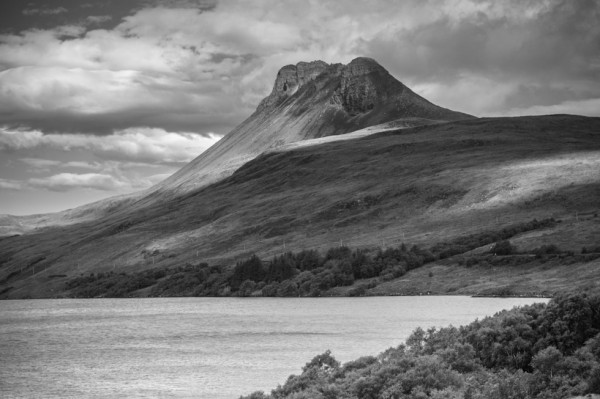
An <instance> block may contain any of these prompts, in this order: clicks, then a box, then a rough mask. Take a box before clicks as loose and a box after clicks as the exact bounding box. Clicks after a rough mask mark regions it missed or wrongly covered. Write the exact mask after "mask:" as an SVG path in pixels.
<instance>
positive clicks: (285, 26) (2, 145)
mask: <svg viewBox="0 0 600 399" xmlns="http://www.w3.org/2000/svg"><path fill="white" fill-rule="evenodd" d="M599 15H600V4H598V3H597V2H595V1H593V0H587V1H581V2H577V3H573V2H568V1H558V0H556V1H546V2H543V3H532V4H521V2H518V1H511V2H507V3H503V4H502V5H498V4H496V3H494V2H492V1H486V2H475V1H467V0H465V1H458V0H457V1H453V0H447V1H444V2H443V3H442V4H441V5H440V4H436V5H435V6H433V5H429V4H422V2H419V1H416V0H415V1H407V2H402V3H401V4H395V2H391V1H381V2H374V3H364V2H347V3H344V5H343V6H340V5H339V4H336V3H335V2H322V3H319V4H312V5H311V6H310V7H308V8H306V7H303V6H301V5H298V4H296V3H294V2H290V3H289V4H288V3H286V4H281V2H278V1H274V0H273V1H264V2H262V3H261V4H256V3H254V4H242V3H241V2H239V1H218V2H217V1H208V0H207V1H200V0H198V1H192V0H182V1H179V0H169V1H150V2H148V1H142V0H140V1H135V2H128V3H127V4H123V3H122V2H118V1H116V0H111V1H89V2H86V3H80V2H78V1H76V0H68V1H57V0H53V1H43V2H39V1H37V2H36V1H33V2H27V3H22V2H18V1H14V0H13V1H9V2H5V4H4V5H3V13H2V16H0V20H1V21H2V27H3V28H2V31H1V32H0V88H1V89H2V90H0V153H1V154H2V157H1V159H0V162H1V163H0V172H1V173H0V203H1V204H2V207H1V208H0V214H11V215H16V216H19V215H32V214H42V213H49V212H56V211H61V210H66V209H69V208H75V207H77V206H80V205H84V204H87V203H91V202H95V201H98V200H101V199H104V198H109V197H113V196H115V195H121V194H127V193H131V192H136V191H141V190H144V189H146V188H148V187H150V186H152V185H154V184H156V183H158V182H160V181H162V180H163V179H164V178H166V177H167V176H169V175H171V174H172V173H174V172H175V171H177V170H178V169H179V168H181V167H182V166H184V165H185V164H187V163H188V162H189V161H191V160H192V159H194V158H195V157H197V156H198V155H200V154H201V153H202V152H203V151H205V150H206V149H208V148H209V147H210V146H211V145H213V144H214V143H215V142H217V141H218V140H219V139H220V138H221V137H222V136H223V135H224V134H226V133H228V132H229V131H230V130H231V129H233V128H234V127H235V126H236V125H238V124H239V123H241V122H242V121H243V120H244V119H245V118H247V117H248V116H249V115H250V114H251V113H252V112H253V111H254V110H255V109H256V106H257V105H258V103H259V102H260V100H262V98H264V97H266V96H267V95H268V94H269V93H270V91H271V89H272V87H273V82H274V81H275V76H276V73H277V71H278V70H279V69H280V68H281V67H283V66H284V65H288V64H297V63H298V62H301V61H305V62H308V61H313V60H323V61H325V62H327V63H344V64H347V63H348V62H349V61H350V60H352V59H354V58H356V57H359V56H364V57H369V58H373V59H374V60H376V61H377V62H378V63H380V64H381V65H382V66H383V67H384V68H385V69H387V70H388V71H389V72H390V74H391V75H392V76H394V77H395V78H396V79H398V80H399V81H401V82H402V83H404V84H405V85H407V86H408V87H409V88H411V89H412V90H413V91H414V92H415V93H417V94H419V95H421V96H423V97H425V98H426V99H427V100H429V101H431V102H433V103H434V104H437V105H439V106H442V107H445V108H450V109H452V110H456V111H460V112H465V113H469V114H473V115H476V116H479V117H486V116H517V115H541V114H558V113H565V114H577V115H585V116H600V56H598V54H599V45H598V43H599V42H600V27H598V26H597V24H595V23H594V22H595V21H597V18H598V16H599Z"/></svg>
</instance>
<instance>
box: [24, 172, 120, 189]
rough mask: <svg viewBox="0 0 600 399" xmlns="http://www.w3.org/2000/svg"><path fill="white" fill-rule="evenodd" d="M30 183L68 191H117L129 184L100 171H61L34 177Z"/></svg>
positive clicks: (33, 185)
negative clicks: (82, 172) (79, 172)
mask: <svg viewBox="0 0 600 399" xmlns="http://www.w3.org/2000/svg"><path fill="white" fill-rule="evenodd" d="M27 183H28V185H29V186H31V187H36V188H45V189H48V190H51V191H68V190H70V189H74V188H90V189H94V190H102V191H115V190H119V189H122V188H125V187H127V186H128V184H127V183H126V182H123V181H121V180H119V179H117V178H115V177H114V176H111V175H105V174H100V173H84V174H75V173H59V174H56V175H53V176H49V177H46V178H32V179H29V180H28V182H27Z"/></svg>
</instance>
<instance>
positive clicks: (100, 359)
mask: <svg viewBox="0 0 600 399" xmlns="http://www.w3.org/2000/svg"><path fill="white" fill-rule="evenodd" d="M540 301H545V300H543V299H527V298H506V299H501V298H470V297H458V296H451V297H439V296H438V297H435V296H432V297H368V298H302V299H300V298H149V299H89V300H85V299H66V300H58V299H57V300H21V301H0V397H3V398H117V397H119V398H142V397H143V398H148V397H149V398H211V399H219V398H238V397H239V396H240V395H241V394H249V393H251V392H252V391H255V390H264V391H270V389H272V388H274V387H276V386H277V384H280V383H283V382H285V380H286V378H287V377H288V375H290V374H298V373H299V372H300V369H301V368H302V366H303V365H304V364H305V363H306V362H308V361H309V360H311V359H312V358H313V357H314V356H315V355H317V354H320V353H323V352H324V351H325V350H327V349H330V350H331V351H332V353H333V355H334V356H335V357H336V359H338V360H339V361H341V362H347V361H349V360H353V359H355V358H358V357H360V356H365V355H376V354H378V353H380V352H382V351H383V350H385V349H387V348H389V347H391V346H397V345H399V344H400V343H401V342H402V341H404V340H405V339H406V338H407V337H408V335H409V334H410V333H411V332H412V331H413V330H414V329H415V328H416V327H418V326H421V327H424V328H425V327H432V326H447V325H450V324H452V325H455V326H458V325H462V324H466V323H469V322H471V321H473V320H475V319H476V318H481V317H483V316H486V315H492V314H494V313H495V312H497V311H499V310H502V309H509V308H512V307H513V306H517V305H525V304H530V303H533V302H540Z"/></svg>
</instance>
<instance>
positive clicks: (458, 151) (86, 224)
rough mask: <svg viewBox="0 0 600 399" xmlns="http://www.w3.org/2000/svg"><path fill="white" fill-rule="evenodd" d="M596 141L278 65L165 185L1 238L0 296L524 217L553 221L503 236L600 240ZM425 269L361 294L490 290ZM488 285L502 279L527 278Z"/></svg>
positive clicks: (598, 126) (367, 64)
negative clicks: (97, 277) (243, 110)
mask: <svg viewBox="0 0 600 399" xmlns="http://www.w3.org/2000/svg"><path fill="white" fill-rule="evenodd" d="M598 132H600V118H587V117H581V116H570V115H549V116H539V117H518V118H473V117H470V116H468V115H464V114H460V113H456V112H453V111H449V110H445V109H443V108H440V107H437V106H435V105H433V104H431V103H429V102H427V101H426V100H424V99H422V98H421V97H419V96H417V95H416V94H414V93H413V92H412V91H410V90H409V89H408V88H406V87H405V86H404V85H402V84H401V83H400V82H398V81H397V80H395V79H393V78H392V77H391V76H390V75H389V74H388V73H387V72H386V71H385V70H384V69H383V68H381V67H380V66H378V65H377V64H376V63H375V62H374V61H372V60H368V59H357V60H355V61H353V62H351V63H350V64H349V65H346V66H343V65H326V64H324V63H320V62H314V63H307V64H302V63H301V64H298V65H296V66H288V67H284V68H283V69H282V70H281V71H280V72H279V74H278V76H277V79H276V82H275V85H274V88H273V91H272V92H271V94H270V95H269V96H268V97H267V98H266V99H265V100H263V101H262V102H261V104H260V105H259V107H258V108H257V111H256V112H255V113H254V114H253V115H251V116H250V117H249V118H248V119H247V120H246V121H244V122H243V123H242V124H241V125H240V126H239V127H237V128H236V129H234V130H233V131H232V132H231V133H230V134H228V135H227V136H226V137H224V138H223V139H222V140H221V141H220V142H219V143H218V144H217V145H215V146H214V147H213V148H212V149H210V150H209V151H207V152H206V153H204V154H202V155H200V156H199V157H198V158H197V159H195V160H194V161H192V162H191V163H190V164H189V165H188V166H186V167H185V168H183V169H182V170H181V171H180V172H178V173H176V174H175V175H173V176H172V177H171V178H169V179H167V180H166V181H164V182H163V183H161V184H159V185H157V186H156V187H154V188H152V189H150V190H148V191H147V192H145V193H143V194H139V195H138V196H137V197H128V198H126V199H118V200H115V202H114V203H113V205H112V206H107V205H105V204H104V203H101V205H102V208H101V211H100V212H98V213H96V214H95V215H94V216H93V217H90V218H88V219H85V220H82V221H78V222H74V223H72V224H69V225H61V226H51V225H49V224H48V225H46V227H44V228H41V229H38V230H31V231H28V232H25V233H24V234H23V235H21V236H13V237H6V238H3V239H0V296H3V297H9V298H23V297H28V296H32V297H48V296H60V295H65V294H68V293H69V288H68V286H67V285H66V283H67V282H69V281H72V279H73V278H74V277H77V276H80V275H82V274H83V275H86V276H87V275H88V274H89V273H99V272H100V273H105V272H126V273H137V272H140V271H143V270H150V269H156V268H174V267H179V266H185V265H195V266H192V267H199V266H198V265H199V264H200V263H201V262H208V263H209V264H211V265H220V266H221V269H222V270H226V269H231V268H232V267H233V266H234V265H235V263H236V261H238V260H242V259H246V258H247V257H248V256H250V255H251V254H252V253H256V254H258V255H259V256H260V257H261V258H263V259H270V258H271V257H273V256H274V255H277V254H281V253H283V252H286V251H289V250H292V251H299V250H302V249H318V250H321V251H324V250H327V249H328V248H330V247H339V246H340V245H348V246H350V247H352V248H369V247H373V246H382V247H388V246H396V245H399V244H400V242H405V243H407V244H417V245H419V246H422V247H424V248H427V247H431V246H434V245H435V244H437V243H441V242H448V241H452V240H457V239H459V238H461V237H464V236H465V235H473V234H475V235H477V234H482V233H483V232H486V231H502V229H505V228H507V227H509V226H513V225H515V224H523V223H525V222H528V221H530V220H532V219H534V218H537V219H538V220H544V219H548V218H555V219H559V220H561V222H560V223H557V224H556V225H552V226H551V227H548V226H546V225H544V226H546V227H544V228H543V229H537V230H534V231H527V232H522V233H519V235H517V236H515V237H514V238H513V237H512V236H511V240H518V243H519V247H520V248H530V249H533V248H535V247H537V246H540V245H544V244H550V243H551V244H556V245H558V246H559V247H560V248H562V249H563V250H570V251H580V249H581V248H582V247H584V246H585V247H594V246H595V243H597V242H600V228H599V225H598V223H600V219H599V218H597V213H598V203H599V202H598V198H600V191H599V190H600V176H599V175H598V173H597V170H598V168H599V167H600V164H599V163H600V161H599V159H600V157H598V156H597V154H598V152H599V151H600V136H599V134H598ZM96 206H98V204H96V205H93V206H92V205H90V206H88V208H87V209H88V210H89V212H92V213H93V212H95V209H96V208H95V207H96ZM75 211H77V210H75ZM98 215H101V216H98ZM75 219H76V216H75V217H74V218H73V220H75ZM486 245H487V244H486ZM471 250H473V248H470V247H469V248H467V249H464V251H471ZM479 250H481V251H488V250H489V246H488V247H486V246H482V248H480V249H479ZM461 253H462V252H461ZM585 259H587V258H585ZM577 262H579V261H577ZM594 262H596V263H594ZM597 263H598V262H597V261H594V260H591V261H589V262H587V261H586V262H583V263H581V262H579V263H577V264H576V265H575V266H576V267H577V268H578V269H577V270H578V273H568V271H569V269H567V268H564V267H562V268H560V269H555V268H549V266H548V265H541V266H540V265H537V266H536V267H537V269H536V268H532V269H531V270H530V275H529V277H527V281H528V282H529V283H530V285H523V286H522V287H521V286H519V287H521V288H518V289H517V292H519V293H522V292H527V291H526V290H529V289H531V290H532V291H535V292H537V291H536V290H537V288H536V287H538V288H539V284H538V283H535V282H536V281H553V284H555V283H556V282H557V281H561V282H565V283H564V284H563V285H564V286H568V287H571V288H572V287H583V286H584V285H585V284H587V283H589V282H590V281H593V278H591V277H592V276H593V275H594V273H596V270H597V266H598V264H597ZM575 266H572V268H573V267H575ZM427 268H429V271H430V272H431V273H432V274H431V275H428V274H425V275H422V274H419V273H422V271H421V270H420V269H417V270H416V271H413V272H411V273H409V274H407V275H406V276H404V277H402V278H401V279H395V280H391V281H386V282H385V283H381V284H380V285H378V286H377V287H374V288H373V290H374V291H373V292H375V293H381V294H389V293H394V292H396V293H397V292H404V291H402V290H403V289H404V288H402V287H404V285H403V284H406V283H405V281H407V280H411V278H412V277H411V276H414V275H418V276H419V279H418V281H415V280H411V281H412V284H413V285H414V286H417V283H418V284H421V286H423V287H425V288H427V287H435V285H433V283H432V281H433V280H432V277H431V276H432V275H442V274H443V273H442V271H448V270H452V273H451V274H447V273H446V274H445V275H447V278H448V280H449V281H450V280H451V279H452V278H454V280H452V284H453V286H452V287H449V286H447V285H444V284H443V282H441V283H440V284H439V289H436V290H437V291H436V292H458V293H465V294H469V293H478V292H480V288H481V289H482V290H485V289H488V288H493V287H494V281H492V280H490V279H489V278H490V277H489V276H490V275H492V274H493V273H492V272H494V270H496V269H494V270H492V269H490V267H489V266H487V268H486V267H484V266H482V267H473V268H468V269H467V268H465V267H464V266H461V265H460V264H458V263H454V264H444V263H441V264H440V263H435V262H434V263H433V264H431V265H428V266H427V267H424V268H423V270H427ZM557 270H560V273H563V274H560V276H561V277H560V278H559V279H558V280H557V274H556V273H557ZM570 270H573V269H570ZM428 273H429V272H428ZM494 273H503V272H502V271H501V270H500V271H498V272H494ZM565 273H566V274H565ZM458 275H460V276H462V277H461V281H456V279H455V277H453V276H458ZM541 275H544V276H546V277H545V280H541V279H540V280H537V279H536V276H538V277H539V276H541ZM175 277H177V276H175ZM175 277H174V278H175ZM179 277H181V276H179ZM179 277H178V278H179ZM500 277H502V278H503V279H504V280H502V281H503V284H509V283H510V284H512V283H513V282H514V281H516V280H515V279H521V280H523V279H525V277H524V275H519V274H516V273H515V274H510V275H504V274H502V276H498V278H500ZM438 282H439V281H438ZM427 284H429V285H427ZM486 284H487V285H486ZM536 284H538V285H536ZM134 286H135V285H134ZM386 287H387V288H386ZM553 287H556V290H559V289H561V288H560V287H559V286H558V285H556V284H555V285H554V286H553ZM450 288H453V291H447V290H449V289H450ZM563 288H564V287H563ZM377 290H379V291H377ZM399 290H400V291H399ZM444 290H446V291H444ZM532 291H529V292H532ZM144 292H145V291H143V290H142V291H140V292H137V293H136V294H135V295H144ZM333 293H335V292H333V291H332V294H333Z"/></svg>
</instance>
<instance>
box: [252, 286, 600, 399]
mask: <svg viewBox="0 0 600 399" xmlns="http://www.w3.org/2000/svg"><path fill="white" fill-rule="evenodd" d="M587 393H600V296H591V297H590V296H585V295H570V296H560V297H556V298H554V299H552V300H551V301H550V302H549V304H548V305H544V304H536V305H531V306H526V307H522V308H515V309H513V310H510V311H503V312H500V313H498V314H496V315H495V316H493V317H488V318H485V319H483V320H479V321H475V322H473V323H471V324H469V325H467V326H464V327H460V328H455V327H447V328H443V329H439V330H437V329H435V328H433V329H430V330H427V331H424V330H422V329H420V328H418V329H417V330H415V331H414V332H413V333H412V335H411V336H410V337H409V338H408V339H407V340H406V342H405V344H402V345H400V346H398V347H397V348H392V349H388V350H387V351H385V352H383V353H381V354H380V355H378V356H366V357H362V358H360V359H357V360H355V361H351V362H348V363H346V364H344V365H341V364H340V363H339V362H337V361H336V360H335V358H334V357H333V356H332V354H331V353H330V352H325V353H323V354H321V355H318V356H316V357H315V358H314V359H312V360H311V361H310V362H308V363H307V364H306V365H305V366H304V367H303V368H302V373H301V374H300V375H292V376H290V377H289V378H288V380H287V381H286V382H285V384H283V385H282V386H279V387H277V388H276V389H274V390H273V391H272V392H271V394H270V395H266V394H264V393H263V392H255V393H253V394H251V395H249V396H246V397H244V398H243V399H267V398H268V399H292V398H293V399H334V398H336V399H344V398H361V399H417V398H419V399H420V398H438V399H442V398H444V399H458V398H460V399H463V398H465V399H484V398H485V399H527V398H544V399H562V398H570V397H574V396H577V395H583V394H587Z"/></svg>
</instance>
